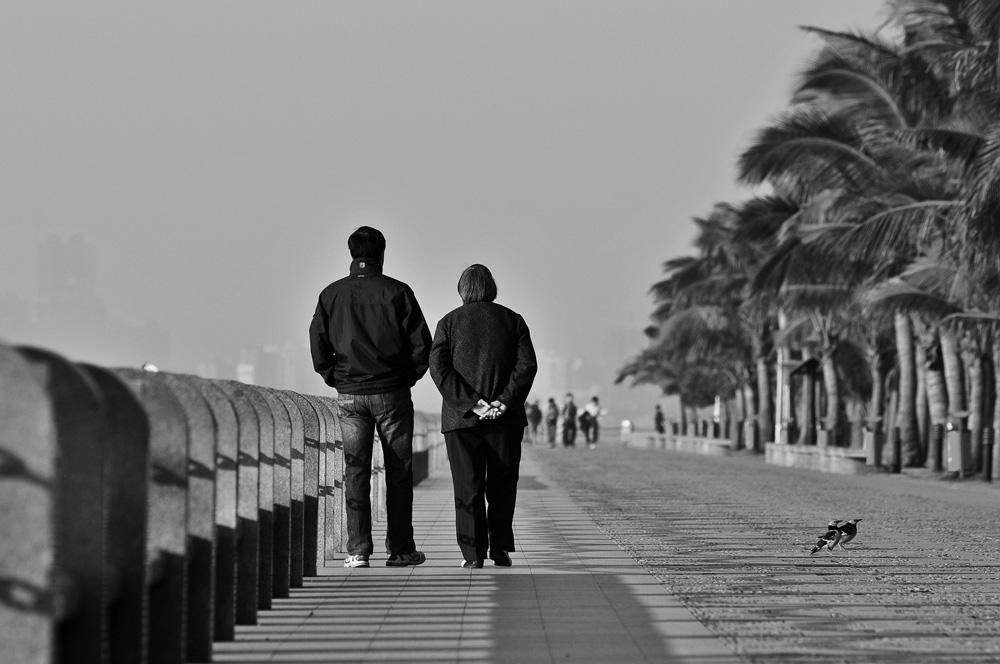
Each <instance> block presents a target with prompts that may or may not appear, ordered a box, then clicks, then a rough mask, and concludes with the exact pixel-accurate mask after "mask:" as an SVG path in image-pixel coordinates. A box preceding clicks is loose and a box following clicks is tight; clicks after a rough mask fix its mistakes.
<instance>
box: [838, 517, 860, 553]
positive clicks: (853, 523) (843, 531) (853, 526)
mask: <svg viewBox="0 0 1000 664" xmlns="http://www.w3.org/2000/svg"><path fill="white" fill-rule="evenodd" d="M858 521H861V519H851V520H850V521H845V522H843V523H842V524H840V525H839V526H837V530H839V531H840V542H839V545H840V548H841V549H843V548H844V545H845V544H847V543H848V542H850V541H851V540H852V539H854V538H855V537H856V536H857V534H858Z"/></svg>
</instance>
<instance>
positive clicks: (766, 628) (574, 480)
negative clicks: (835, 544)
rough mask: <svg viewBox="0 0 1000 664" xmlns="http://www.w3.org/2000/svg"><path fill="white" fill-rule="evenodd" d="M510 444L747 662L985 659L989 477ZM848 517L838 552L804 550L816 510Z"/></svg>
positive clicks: (995, 625)
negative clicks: (854, 528)
mask: <svg viewBox="0 0 1000 664" xmlns="http://www.w3.org/2000/svg"><path fill="white" fill-rule="evenodd" d="M525 449H526V452H527V453H528V454H531V455H532V457H533V458H534V459H535V460H537V462H538V463H539V464H540V466H541V467H542V468H543V469H544V473H545V474H546V475H547V476H548V478H549V479H550V480H552V481H554V482H556V483H558V484H559V485H560V486H561V488H563V489H564V490H566V491H567V492H568V493H569V494H570V495H571V496H572V497H573V498H574V499H575V500H577V501H579V504H580V505H581V506H582V507H583V509H585V510H586V511H587V513H588V514H590V515H591V516H592V517H593V518H594V519H595V521H596V522H597V523H598V525H599V526H600V527H601V529H602V530H603V531H604V532H605V533H607V535H608V536H609V537H610V538H611V539H613V540H614V541H615V542H616V543H618V545H619V546H621V547H622V549H624V550H625V551H627V552H628V553H629V554H630V555H631V556H632V557H633V558H635V559H636V560H637V561H639V562H640V563H641V564H642V565H643V566H645V567H646V569H648V570H649V571H650V572H651V573H652V574H653V575H655V576H656V577H657V578H658V579H659V580H660V581H661V582H662V583H663V585H664V586H665V587H666V588H668V589H669V590H670V591H671V592H673V593H674V594H676V595H677V596H678V597H679V598H680V599H681V600H682V601H683V602H684V603H685V604H686V605H687V607H688V608H689V609H690V610H691V611H692V612H693V613H694V614H695V615H696V616H697V617H698V618H699V619H700V620H701V621H702V622H703V623H704V624H705V625H706V626H707V627H708V628H709V629H710V630H711V631H712V632H713V633H715V634H716V635H717V636H719V637H720V638H722V639H723V640H725V641H726V642H727V643H728V644H729V645H730V647H731V648H732V649H733V651H734V652H735V653H737V654H739V655H740V656H741V657H743V658H744V659H746V661H748V662H782V663H789V664H792V663H798V662H803V663H805V662H810V663H811V664H817V663H832V662H852V663H853V662H871V663H881V662H907V663H909V662H913V663H917V662H927V663H929V664H930V663H933V664H944V663H947V662H1000V622H998V618H1000V509H998V507H1000V487H997V486H993V485H986V484H983V483H981V482H978V481H976V480H964V481H942V480H938V479H934V478H928V477H926V476H922V477H916V476H914V475H920V474H921V473H918V472H917V473H914V474H904V475H885V474H873V475H831V474H825V473H818V472H813V471H806V470H799V469H793V468H780V467H777V466H772V465H769V464H766V463H764V461H763V459H762V458H761V457H759V456H752V455H746V454H737V455H733V456H730V457H707V456H698V455H692V454H684V453H679V452H665V451H656V450H645V449H634V448H623V447H621V446H620V445H617V444H606V443H602V444H601V445H600V446H599V447H598V448H597V449H595V450H588V449H585V448H577V449H571V450H565V449H561V448H560V449H548V448H543V447H539V446H535V447H526V448H525ZM923 475H926V474H923ZM852 518H862V519H863V521H862V522H861V523H860V525H859V528H858V536H857V538H856V539H855V540H854V541H853V542H851V543H850V544H848V545H847V550H845V551H843V552H841V551H840V550H839V549H838V550H837V551H836V552H835V553H834V554H830V553H827V552H826V551H822V552H820V553H817V554H816V555H810V554H809V552H810V550H811V549H812V546H813V545H814V544H815V543H816V540H817V539H818V536H819V535H821V534H822V533H823V532H825V531H826V524H827V522H828V521H830V520H831V519H842V520H847V519H852Z"/></svg>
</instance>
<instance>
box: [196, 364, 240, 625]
mask: <svg viewBox="0 0 1000 664" xmlns="http://www.w3.org/2000/svg"><path fill="white" fill-rule="evenodd" d="M192 384H193V385H194V386H195V387H196V388H197V389H198V392H199V393H200V394H201V395H202V397H203V398H204V399H205V401H206V403H207V404H208V407H209V408H210V409H211V411H212V419H213V421H214V423H215V607H214V609H213V611H212V613H213V620H214V623H213V630H212V632H213V636H214V640H215V641H232V640H233V639H234V638H235V636H236V628H235V625H236V524H237V521H236V519H237V516H236V513H237V472H238V467H237V458H238V456H239V423H238V420H237V417H236V411H235V409H234V407H233V404H232V402H231V401H230V399H229V397H228V396H227V395H226V393H225V391H224V390H223V389H222V388H221V387H219V386H218V385H217V384H216V381H211V380H204V379H192Z"/></svg>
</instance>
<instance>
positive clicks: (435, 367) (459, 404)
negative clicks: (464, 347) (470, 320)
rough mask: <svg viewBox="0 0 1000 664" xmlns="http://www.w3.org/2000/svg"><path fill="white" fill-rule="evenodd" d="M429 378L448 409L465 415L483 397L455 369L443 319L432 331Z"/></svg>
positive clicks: (449, 340)
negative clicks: (432, 340) (432, 342)
mask: <svg viewBox="0 0 1000 664" xmlns="http://www.w3.org/2000/svg"><path fill="white" fill-rule="evenodd" d="M430 371H431V379H432V380H433V381H434V384H435V385H437V388H438V391H439V392H440V393H441V398H442V399H444V402H445V404H446V405H447V406H448V408H449V409H451V410H453V411H456V412H458V413H460V414H461V415H462V416H463V417H465V416H467V415H468V414H469V413H470V412H471V411H472V409H473V407H474V406H475V405H476V404H477V403H478V402H479V400H480V399H484V400H485V397H484V396H483V395H481V394H479V393H478V392H476V391H475V390H474V389H473V387H472V386H471V385H469V383H468V382H467V381H466V380H465V379H464V378H462V376H461V375H460V374H459V373H458V372H457V371H455V366H454V364H453V362H452V356H451V339H450V338H449V335H448V330H447V326H446V325H445V321H443V320H442V321H441V322H439V323H438V326H437V329H436V330H435V331H434V344H433V345H432V346H431V353H430Z"/></svg>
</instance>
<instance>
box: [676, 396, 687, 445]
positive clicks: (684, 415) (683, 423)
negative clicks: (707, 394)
mask: <svg viewBox="0 0 1000 664" xmlns="http://www.w3.org/2000/svg"><path fill="white" fill-rule="evenodd" d="M677 398H678V399H679V400H680V402H681V407H680V411H681V435H682V436H686V435H687V433H688V415H687V406H686V405H685V404H684V397H682V396H679V397H677Z"/></svg>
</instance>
